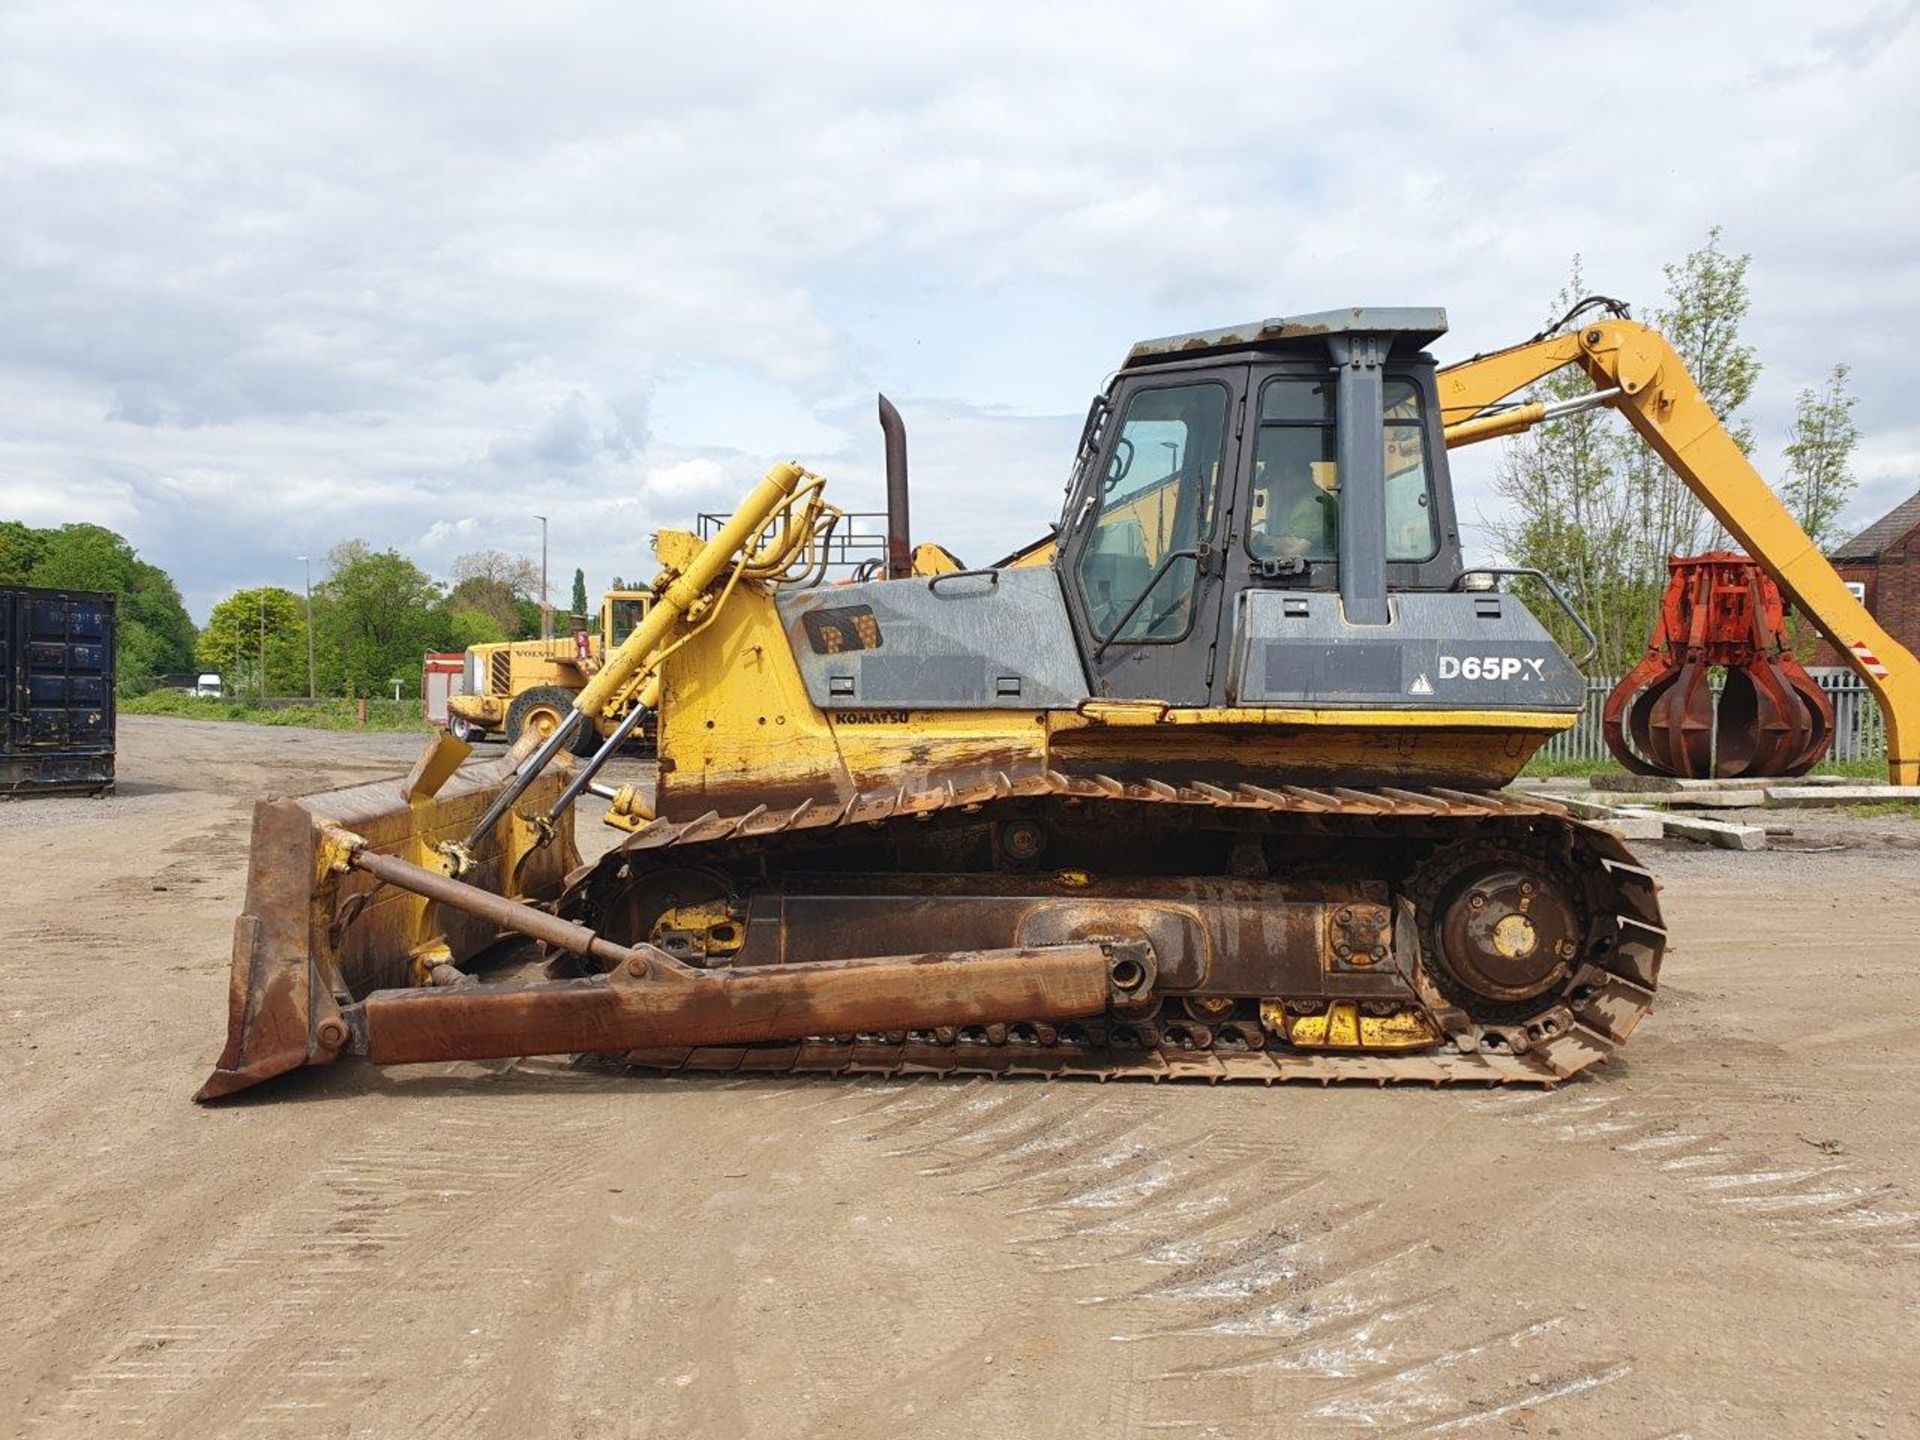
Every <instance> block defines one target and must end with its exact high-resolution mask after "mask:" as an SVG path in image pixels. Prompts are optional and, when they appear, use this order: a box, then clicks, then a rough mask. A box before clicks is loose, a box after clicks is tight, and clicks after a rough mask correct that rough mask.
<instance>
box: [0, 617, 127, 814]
mask: <svg viewBox="0 0 1920 1440" xmlns="http://www.w3.org/2000/svg"><path fill="white" fill-rule="evenodd" d="M113 640H114V597H113V596H111V595H99V594H93V593H90V592H87V591H84V590H38V589H34V588H32V587H29V586H24V585H7V586H0V726H3V727H4V728H3V729H0V796H18V795H45V794H57V793H62V792H65V793H74V792H79V793H82V794H88V795H109V794H112V793H113V739H114V704H113Z"/></svg>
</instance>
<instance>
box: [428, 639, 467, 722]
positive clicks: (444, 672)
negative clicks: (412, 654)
mask: <svg viewBox="0 0 1920 1440" xmlns="http://www.w3.org/2000/svg"><path fill="white" fill-rule="evenodd" d="M466 676H467V652H466V651H464V650H429V651H427V654H426V659H425V661H424V662H423V663H422V664H421V667H420V704H421V707H422V708H423V709H424V710H425V712H426V716H427V723H428V724H429V725H440V726H444V725H445V724H446V723H447V699H448V697H449V696H452V695H464V694H466V693H467V679H466Z"/></svg>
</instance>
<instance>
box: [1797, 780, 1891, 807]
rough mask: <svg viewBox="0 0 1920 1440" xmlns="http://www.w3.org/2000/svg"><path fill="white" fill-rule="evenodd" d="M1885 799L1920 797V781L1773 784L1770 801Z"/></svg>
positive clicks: (1841, 802) (1833, 802) (1855, 802)
mask: <svg viewBox="0 0 1920 1440" xmlns="http://www.w3.org/2000/svg"><path fill="white" fill-rule="evenodd" d="M1882 800H1920V785H1808V784H1806V783H1804V782H1803V781H1800V780H1796V781H1794V782H1793V783H1792V784H1791V785H1769V786H1768V787H1767V803H1768V804H1769V805H1872V804H1874V803H1875V802H1877V801H1882Z"/></svg>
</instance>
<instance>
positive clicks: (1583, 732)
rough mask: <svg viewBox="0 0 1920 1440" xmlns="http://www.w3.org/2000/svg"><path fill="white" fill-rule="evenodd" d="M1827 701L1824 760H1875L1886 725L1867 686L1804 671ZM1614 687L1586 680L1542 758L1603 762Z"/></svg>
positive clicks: (1840, 672) (1835, 672) (1843, 673)
mask: <svg viewBox="0 0 1920 1440" xmlns="http://www.w3.org/2000/svg"><path fill="white" fill-rule="evenodd" d="M1807 673H1808V674H1810V675H1812V676H1813V678H1814V680H1815V681H1816V682H1818V684H1819V686H1820V688H1821V690H1823V691H1824V692H1825V693H1826V697H1827V699H1828V700H1829V701H1831V702H1832V703H1833V748H1832V749H1831V750H1829V751H1828V752H1827V754H1826V758H1827V759H1829V760H1877V759H1879V758H1881V757H1882V756H1884V755H1885V754H1886V753H1887V731H1886V725H1885V723H1884V722H1883V721H1882V720H1881V718H1880V704H1879V702H1878V701H1876V700H1875V699H1874V698H1873V692H1872V691H1870V690H1868V689H1867V682H1866V681H1864V680H1862V679H1861V678H1860V677H1859V676H1858V675H1856V674H1854V673H1853V671H1851V670H1847V669H1844V668H1839V667H1833V668H1829V667H1826V666H1815V667H1812V668H1810V669H1809V670H1808V672H1807ZM1617 684H1619V677H1618V676H1614V677H1612V678H1609V677H1606V676H1601V675H1592V676H1589V677H1588V678H1587V697H1586V705H1585V707H1584V709H1583V710H1582V712H1581V715H1580V723H1579V724H1577V725H1575V726H1574V727H1573V728H1572V729H1571V730H1564V731H1562V732H1561V733H1560V734H1558V735H1556V736H1554V737H1553V739H1551V740H1549V741H1548V742H1547V743H1546V744H1545V745H1543V746H1542V747H1541V748H1540V755H1541V758H1542V759H1546V760H1606V759H1609V758H1610V756H1609V753H1608V751H1607V742H1606V738H1605V736H1604V735H1602V733H1601V729H1600V711H1601V709H1602V707H1604V706H1605V705H1606V703H1607V696H1608V695H1609V694H1610V693H1612V690H1613V687H1614V686H1615V685H1617ZM1713 697H1714V703H1715V704H1716V705H1717V704H1719V701H1720V679H1719V676H1717V675H1716V676H1715V677H1714V681H1713Z"/></svg>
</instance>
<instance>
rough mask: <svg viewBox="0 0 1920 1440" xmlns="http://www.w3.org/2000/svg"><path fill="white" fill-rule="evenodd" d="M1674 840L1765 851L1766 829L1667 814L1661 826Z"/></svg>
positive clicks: (1701, 817) (1697, 816) (1691, 816)
mask: <svg viewBox="0 0 1920 1440" xmlns="http://www.w3.org/2000/svg"><path fill="white" fill-rule="evenodd" d="M1661 828H1662V829H1663V830H1664V831H1665V832H1666V835H1667V838H1668V839H1671V840H1695V841H1698V842H1699V843H1700V844H1702V845H1717V846H1718V847H1719V848H1720V849H1722V850H1764V849H1766V848H1767V832H1766V831H1765V830H1764V829H1762V828H1761V827H1760V826H1758V825H1729V824H1728V823H1727V822H1726V821H1724V820H1708V819H1706V818H1705V817H1704V816H1700V815H1667V816H1664V817H1662V827H1661Z"/></svg>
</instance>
